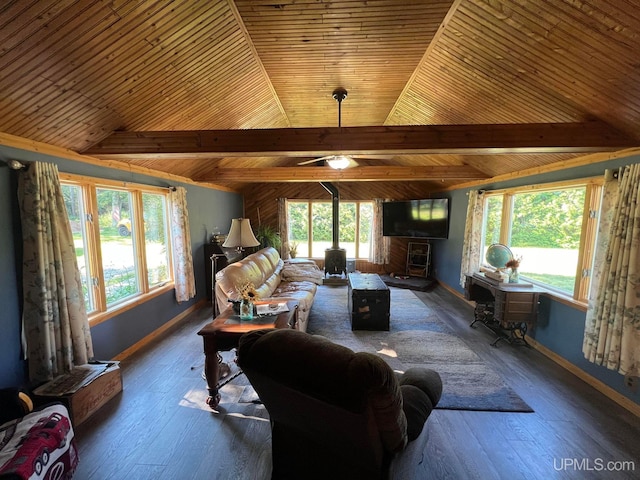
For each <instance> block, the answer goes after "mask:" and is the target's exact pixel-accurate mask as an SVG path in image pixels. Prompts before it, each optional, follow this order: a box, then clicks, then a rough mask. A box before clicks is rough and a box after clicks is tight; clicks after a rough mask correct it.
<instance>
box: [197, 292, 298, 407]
mask: <svg viewBox="0 0 640 480" xmlns="http://www.w3.org/2000/svg"><path fill="white" fill-rule="evenodd" d="M266 302H267V300H265V301H264V302H262V303H266ZM272 302H273V303H281V302H286V303H287V307H288V308H289V311H288V312H283V313H281V314H279V315H277V316H274V317H270V318H269V317H259V318H257V319H255V320H243V321H240V320H239V319H240V317H239V316H238V315H235V313H234V312H233V307H232V306H231V305H230V306H229V307H228V308H227V309H226V310H225V311H223V312H222V313H221V314H220V315H218V316H217V317H216V318H215V319H214V320H213V321H212V322H211V323H209V324H207V325H205V326H204V327H203V328H201V329H200V331H199V332H198V335H200V336H201V337H202V341H203V344H204V356H205V359H204V375H205V378H206V381H207V389H208V390H209V397H208V398H207V405H209V406H210V407H211V408H216V407H217V406H218V404H219V403H220V393H219V392H218V389H219V388H220V387H221V386H222V385H221V383H220V379H221V378H224V377H225V376H227V375H228V374H229V372H230V369H229V366H228V365H226V364H225V363H223V362H222V357H221V356H220V353H219V352H221V351H223V352H225V351H229V350H232V349H234V348H237V347H238V341H239V340H240V337H241V336H242V335H244V334H245V333H247V332H252V331H254V330H262V329H267V328H295V326H296V323H297V321H298V302H297V301H295V300H286V299H281V300H278V299H273V300H272ZM269 320H271V321H269ZM228 321H229V322H231V323H229V322H228Z"/></svg>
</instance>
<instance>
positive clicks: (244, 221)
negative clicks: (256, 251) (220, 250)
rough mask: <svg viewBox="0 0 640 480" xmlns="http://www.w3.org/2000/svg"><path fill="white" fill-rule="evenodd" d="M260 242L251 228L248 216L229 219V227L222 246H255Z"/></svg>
mask: <svg viewBox="0 0 640 480" xmlns="http://www.w3.org/2000/svg"><path fill="white" fill-rule="evenodd" d="M258 245H260V242H259V241H258V239H257V238H256V237H255V235H254V234H253V230H251V223H250V222H249V219H248V218H234V219H232V220H231V229H230V230H229V235H227V239H226V240H225V241H224V243H223V244H222V246H223V247H242V248H244V247H257V246H258Z"/></svg>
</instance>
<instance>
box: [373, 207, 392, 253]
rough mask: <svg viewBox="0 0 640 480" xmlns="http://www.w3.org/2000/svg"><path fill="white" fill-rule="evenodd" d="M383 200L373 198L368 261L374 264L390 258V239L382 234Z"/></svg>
mask: <svg viewBox="0 0 640 480" xmlns="http://www.w3.org/2000/svg"><path fill="white" fill-rule="evenodd" d="M384 202H385V200H383V199H381V198H375V199H374V200H373V225H372V226H371V252H370V253H369V261H370V262H371V263H375V264H376V265H385V264H388V263H389V262H390V260H391V239H390V238H389V237H384V236H383V235H382V204H383V203H384Z"/></svg>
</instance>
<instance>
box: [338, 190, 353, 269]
mask: <svg viewBox="0 0 640 480" xmlns="http://www.w3.org/2000/svg"><path fill="white" fill-rule="evenodd" d="M338 238H339V242H338V243H339V245H340V248H344V249H345V250H346V251H347V257H348V258H355V256H356V204H355V203H347V202H344V203H342V202H341V203H340V236H339V237H338Z"/></svg>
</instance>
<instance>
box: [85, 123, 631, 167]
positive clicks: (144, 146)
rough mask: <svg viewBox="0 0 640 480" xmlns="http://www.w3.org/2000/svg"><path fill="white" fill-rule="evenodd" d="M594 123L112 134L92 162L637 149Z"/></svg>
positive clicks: (91, 150) (89, 152) (95, 150)
mask: <svg viewBox="0 0 640 480" xmlns="http://www.w3.org/2000/svg"><path fill="white" fill-rule="evenodd" d="M637 146H638V141H637V140H634V139H632V138H630V137H628V136H627V135H625V134H624V133H621V132H620V131H618V130H615V129H614V128H612V127H611V126H609V125H607V124H602V123H599V122H586V123H545V124H502V125H417V126H381V127H323V128H275V129H259V130H193V131H148V132H124V131H122V132H114V133H113V134H111V135H110V136H109V137H107V138H106V139H104V140H103V141H101V142H100V143H98V144H96V145H94V146H93V147H91V148H89V149H88V150H85V151H84V152H82V153H84V154H86V155H91V156H94V157H98V158H105V159H106V158H109V159H114V158H130V157H131V156H134V155H135V156H136V157H139V158H140V157H142V156H145V157H157V158H194V157H196V158H197V157H239V156H294V157H295V156H323V155H331V154H339V153H342V154H350V155H380V154H385V155H389V154H394V155H402V154H433V153H440V154H465V155H467V154H468V155H483V154H484V155H486V154H506V153H569V152H571V153H589V152H603V151H614V150H621V149H624V148H630V147H637Z"/></svg>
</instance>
